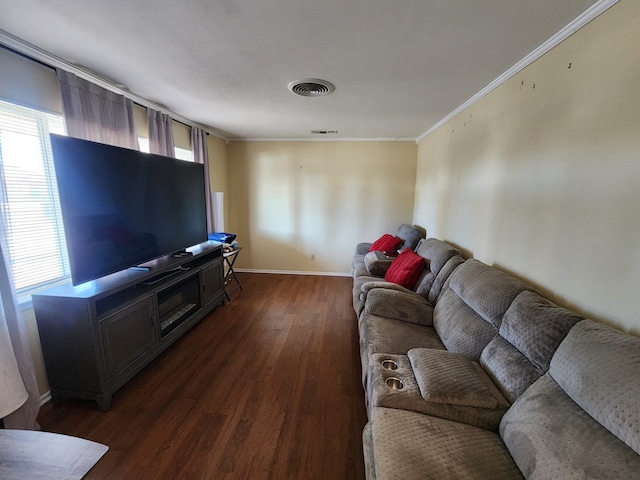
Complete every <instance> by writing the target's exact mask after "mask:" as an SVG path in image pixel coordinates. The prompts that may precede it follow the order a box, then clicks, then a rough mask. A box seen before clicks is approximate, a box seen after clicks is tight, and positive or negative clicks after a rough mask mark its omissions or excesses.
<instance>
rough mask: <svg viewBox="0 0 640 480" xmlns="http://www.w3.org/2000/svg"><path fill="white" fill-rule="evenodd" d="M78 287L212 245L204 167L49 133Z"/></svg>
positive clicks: (74, 279)
mask: <svg viewBox="0 0 640 480" xmlns="http://www.w3.org/2000/svg"><path fill="white" fill-rule="evenodd" d="M51 148H52V152H53V160H54V167H55V172H56V180H57V183H58V193H59V197H60V207H61V209H62V218H63V223H64V230H65V235H66V240H67V250H68V252H69V262H70V266H71V277H72V283H73V285H78V284H80V283H84V282H87V281H89V280H94V279H96V278H99V277H102V276H105V275H108V274H111V273H114V272H117V271H120V270H124V269H126V268H130V267H135V266H140V265H141V264H143V263H145V262H148V261H150V260H153V259H155V258H158V257H162V256H165V255H170V254H175V253H176V252H181V251H184V250H185V249H186V248H188V247H191V246H193V245H197V244H199V243H202V242H205V241H207V225H206V199H205V181H204V166H203V165H201V164H198V163H193V162H188V161H184V160H177V159H175V158H170V157H164V156H161V155H154V154H148V153H143V152H139V151H136V150H130V149H127V148H120V147H114V146H111V145H105V144H101V143H96V142H90V141H87V140H80V139H77V138H73V137H64V136H59V135H51Z"/></svg>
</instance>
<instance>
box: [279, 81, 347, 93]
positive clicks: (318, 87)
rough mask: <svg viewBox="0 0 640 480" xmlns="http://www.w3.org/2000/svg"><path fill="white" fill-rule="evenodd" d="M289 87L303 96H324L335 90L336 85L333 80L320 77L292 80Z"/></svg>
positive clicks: (291, 90)
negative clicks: (329, 80)
mask: <svg viewBox="0 0 640 480" xmlns="http://www.w3.org/2000/svg"><path fill="white" fill-rule="evenodd" d="M287 88H288V89H289V91H290V92H293V93H295V94H296V95H300V96H302V97H322V96H323V95H329V94H330V93H331V92H333V89H334V88H335V87H334V86H333V84H332V83H331V82H327V81H326V80H320V79H319V78H302V79H300V80H296V81H294V82H291V83H290V84H289V85H288V87H287Z"/></svg>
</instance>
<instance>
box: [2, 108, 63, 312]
mask: <svg viewBox="0 0 640 480" xmlns="http://www.w3.org/2000/svg"><path fill="white" fill-rule="evenodd" d="M49 133H57V134H62V135H64V134H65V131H64V122H63V119H62V116H61V115H53V114H48V113H44V112H40V111H37V110H32V109H30V108H25V107H20V106H17V105H12V104H10V103H7V102H3V101H0V192H1V196H0V213H1V214H2V215H3V219H4V224H5V227H6V230H7V231H6V235H7V244H8V250H9V252H8V254H9V258H10V261H11V269H12V272H13V280H14V284H15V287H16V292H17V294H18V297H19V298H20V300H21V301H24V300H28V299H29V295H30V294H31V293H35V292H36V291H37V290H40V289H43V288H46V287H49V286H51V285H52V284H55V283H59V282H63V281H67V280H68V279H69V276H70V269H69V260H68V257H67V248H66V243H65V239H64V228H63V224H62V214H61V212H60V205H59V201H58V190H57V186H56V179H55V172H54V169H53V158H52V155H51V145H50V143H49Z"/></svg>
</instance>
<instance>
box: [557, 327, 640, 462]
mask: <svg viewBox="0 0 640 480" xmlns="http://www.w3.org/2000/svg"><path fill="white" fill-rule="evenodd" d="M549 373H550V374H551V376H552V377H553V379H554V380H555V381H556V382H557V383H558V385H560V387H561V388H562V389H563V390H564V391H565V392H566V393H567V395H568V396H569V397H571V399H572V400H573V401H574V402H576V403H577V404H578V405H579V406H580V407H581V408H582V409H584V411H585V412H587V413H588V414H589V415H590V416H591V417H593V419H595V420H596V421H597V422H598V423H600V424H601V425H602V426H603V427H604V428H606V429H607V430H609V431H610V432H611V433H612V434H613V435H615V436H616V437H617V438H618V439H620V440H621V441H622V442H624V443H625V444H627V445H628V446H629V447H630V448H632V449H633V450H634V451H635V452H636V453H638V454H640V409H639V408H638V398H640V338H638V337H634V336H631V335H628V334H626V333H623V332H620V331H618V330H615V329H613V328H611V327H608V326H606V325H603V324H599V323H596V322H594V321H592V320H584V321H582V322H580V323H578V324H577V325H576V326H575V327H573V329H571V331H570V332H569V334H568V335H567V337H566V338H565V340H564V341H563V342H562V343H561V344H560V346H559V347H558V350H557V351H556V353H555V355H554V356H553V359H552V360H551V366H550V368H549ZM639 458H640V457H639ZM636 472H640V468H639V469H638V470H637V471H636Z"/></svg>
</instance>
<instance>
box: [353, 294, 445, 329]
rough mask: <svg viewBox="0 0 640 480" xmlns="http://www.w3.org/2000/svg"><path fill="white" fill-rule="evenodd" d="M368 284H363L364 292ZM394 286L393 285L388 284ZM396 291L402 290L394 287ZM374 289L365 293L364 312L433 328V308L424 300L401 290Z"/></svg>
mask: <svg viewBox="0 0 640 480" xmlns="http://www.w3.org/2000/svg"><path fill="white" fill-rule="evenodd" d="M369 285H371V284H370V283H365V284H364V285H363V289H365V290H366V288H367V286H369ZM390 285H395V284H390ZM395 286H396V287H397V288H398V289H403V287H401V286H399V285H395ZM403 290H404V291H401V290H396V289H393V288H386V287H385V288H374V289H372V290H370V291H369V292H368V293H367V299H366V301H365V305H364V308H365V311H366V312H367V313H370V314H373V315H377V316H379V317H385V318H389V319H395V320H402V321H404V322H410V323H416V324H418V325H427V326H430V327H431V326H433V306H432V305H431V304H430V303H429V302H428V301H427V299H426V298H424V297H422V296H420V295H416V294H415V293H414V292H411V291H409V290H406V289H403Z"/></svg>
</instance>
